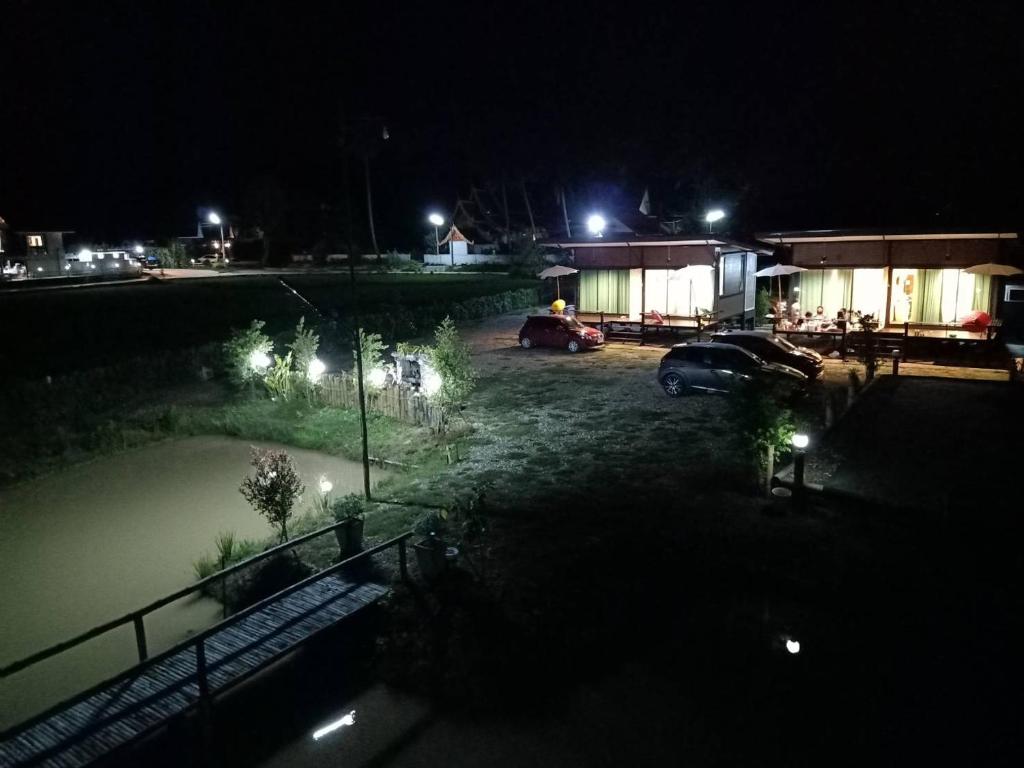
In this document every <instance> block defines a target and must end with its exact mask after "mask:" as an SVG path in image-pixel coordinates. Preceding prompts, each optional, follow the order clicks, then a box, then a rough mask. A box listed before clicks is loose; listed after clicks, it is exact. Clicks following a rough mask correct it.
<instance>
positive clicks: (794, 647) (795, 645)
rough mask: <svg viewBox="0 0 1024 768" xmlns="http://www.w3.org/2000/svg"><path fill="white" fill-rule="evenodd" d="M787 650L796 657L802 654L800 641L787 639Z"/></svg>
mask: <svg viewBox="0 0 1024 768" xmlns="http://www.w3.org/2000/svg"><path fill="white" fill-rule="evenodd" d="M786 650H787V651H789V652H790V653H791V654H792V655H794V656H796V655H797V654H798V653H800V641H799V640H794V639H793V638H791V637H790V638H787V639H786Z"/></svg>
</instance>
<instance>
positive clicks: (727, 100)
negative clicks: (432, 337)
mask: <svg viewBox="0 0 1024 768" xmlns="http://www.w3.org/2000/svg"><path fill="white" fill-rule="evenodd" d="M321 5H322V6H323V7H321ZM601 6H602V4H600V3H586V4H583V3H569V2H546V3H519V2H516V3H511V2H510V3H505V4H495V3H487V2H477V3H469V4H456V3H434V4H428V3H416V4H407V3H401V2H391V3H383V2H365V3H354V2H334V3H323V4H305V3H302V2H281V3H273V4H260V3H255V2H251V3H244V4H243V3H239V4H228V3H205V2H202V3H201V2H163V3H159V4H157V3H149V2H132V3H120V2H105V3H84V2H77V3H67V4H54V3H48V2H38V1H24V2H22V1H19V0H6V2H4V3H3V8H4V13H3V17H2V26H3V27H4V30H3V34H4V36H5V38H6V40H5V41H4V42H3V45H2V50H0V65H2V66H0V72H2V75H3V77H2V90H0V93H2V102H0V103H2V104H3V117H2V118H0V136H2V142H0V149H2V152H3V155H2V160H0V216H3V217H4V218H6V219H7V221H8V222H9V223H10V224H11V225H12V226H14V227H15V228H28V227H53V228H58V227H60V228H71V229H76V230H79V231H84V232H92V233H95V234H97V235H103V236H106V237H108V238H122V237H123V238H135V237H153V236H158V235H164V234H174V233H181V234H185V233H188V232H190V231H192V230H194V228H195V224H194V222H195V219H196V215H197V214H196V211H197V209H198V208H200V207H202V206H208V205H213V206H216V207H217V208H219V209H221V210H226V211H228V212H230V213H232V214H234V215H240V214H241V213H242V211H243V209H244V208H245V199H246V196H247V190H250V189H251V188H252V187H253V186H254V185H258V184H260V183H266V182H265V181H263V182H261V180H266V179H272V180H273V181H272V183H273V184H274V185H275V186H277V187H278V188H280V189H282V190H283V191H284V193H285V194H286V197H287V199H288V200H289V205H290V206H292V207H301V206H306V207H313V208H315V207H316V206H317V205H319V204H326V205H329V206H338V207H340V201H341V200H342V198H343V194H342V191H341V190H342V186H343V185H342V183H341V178H342V176H341V164H340V161H339V151H338V134H339V131H340V128H341V127H342V126H343V125H345V124H348V125H364V124H365V123H364V122H360V120H361V119H362V118H367V117H369V118H378V117H379V118H382V119H384V120H385V121H386V123H387V125H388V128H389V132H390V135H391V138H390V139H389V140H388V141H387V142H386V143H383V144H382V145H381V146H379V147H378V148H376V150H375V151H376V152H377V154H376V156H375V157H374V159H373V165H372V167H373V174H374V184H375V193H376V205H377V208H378V219H379V227H380V230H381V239H382V241H383V242H382V245H385V246H391V245H395V246H399V247H401V246H406V247H407V246H408V245H409V244H410V243H411V242H412V241H414V240H415V238H416V236H417V235H418V233H419V226H420V222H421V221H422V218H423V215H424V213H425V212H426V211H427V210H428V209H429V208H431V207H432V206H440V207H441V208H442V209H443V210H450V208H451V206H452V203H453V202H454V200H455V198H456V196H457V195H459V194H460V193H461V194H465V193H467V192H468V189H469V186H470V184H471V183H475V184H478V185H485V184H488V183H491V184H496V183H498V182H499V181H500V179H501V177H502V175H503V174H504V175H505V177H506V179H507V180H508V181H509V183H510V185H511V183H512V182H513V181H518V180H519V179H520V178H525V179H526V180H527V182H528V183H529V189H530V190H531V195H533V196H535V198H536V199H535V200H534V205H535V207H536V208H537V209H538V211H537V212H538V216H539V217H542V218H545V219H546V218H552V219H553V218H555V216H556V213H557V209H556V208H555V204H554V201H555V196H554V192H553V190H554V188H555V186H556V185H557V184H559V183H561V184H565V185H566V187H567V189H568V194H569V200H570V207H571V208H573V209H574V210H573V212H574V213H575V214H577V215H580V214H582V213H583V212H584V210H588V209H591V208H598V207H602V206H606V207H611V206H613V205H614V204H616V203H622V204H624V205H628V206H630V207H633V208H635V205H636V203H637V202H638V201H639V195H640V193H641V192H642V190H643V188H644V187H645V186H650V187H651V189H652V195H653V197H654V199H655V203H656V204H657V205H658V206H668V205H669V204H670V203H671V204H672V205H674V206H676V207H680V206H682V207H685V206H686V205H687V204H690V205H694V206H699V205H704V204H706V203H710V202H718V203H720V204H722V205H725V206H726V207H727V208H729V210H730V213H731V218H732V221H733V222H734V223H735V225H736V226H737V227H741V228H746V229H751V230H752V229H762V228H786V227H804V226H813V227H838V226H865V225H883V224H890V225H892V224H908V225H922V224H928V223H934V222H938V223H939V225H946V226H975V225H999V226H1009V227H1016V226H1018V225H1019V223H1020V222H1021V220H1022V216H1021V214H1022V213H1024V210H1022V208H1024V205H1022V202H1021V199H1022V196H1021V195H1020V193H1019V187H1020V184H1021V179H1022V171H1024V150H1022V148H1021V135H1022V131H1021V126H1020V123H1019V120H1018V119H1017V117H1016V113H1017V112H1018V111H1019V109H1020V104H1019V102H1020V96H1021V93H1022V92H1024V91H1022V87H1024V48H1022V44H1021V26H1020V24H1019V22H1020V19H1019V15H1018V12H1017V11H1015V10H1014V4H1013V3H996V4H968V3H957V4H956V6H957V8H955V9H954V7H953V5H952V4H950V5H944V4H939V3H922V2H905V3H887V4H885V6H884V7H882V6H881V5H879V7H877V8H876V7H875V6H874V4H870V3H856V4H852V3H851V4H845V3H840V4H830V3H795V2H786V1H785V0H781V1H778V2H770V3H769V2H759V3H749V4H737V3H728V2H711V3H701V2H691V3H687V2H674V3H670V4H665V5H659V4H652V3H642V2H633V3H622V4H616V5H614V6H611V5H609V7H601ZM892 6H899V8H898V9H896V8H893V7H892ZM354 170H359V169H354ZM353 179H354V184H353V189H355V191H356V193H357V203H359V204H360V205H361V198H360V197H358V194H361V188H357V187H356V186H355V185H356V184H361V183H362V177H361V175H359V174H354V176H353ZM519 204H520V201H519V200H518V199H516V200H514V201H513V205H516V206H518V205H519ZM358 215H359V216H363V215H364V214H363V212H362V209H361V208H360V209H359V211H358Z"/></svg>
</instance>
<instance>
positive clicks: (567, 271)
mask: <svg viewBox="0 0 1024 768" xmlns="http://www.w3.org/2000/svg"><path fill="white" fill-rule="evenodd" d="M577 272H579V270H578V269H573V268H572V267H563V266H561V265H558V266H554V267H548V268H547V269H545V270H544V271H542V272H538V273H537V277H539V278H540V279H541V280H546V279H547V278H549V277H553V278H555V291H556V292H557V294H558V298H562V286H561V285H559V283H558V278H560V277H564V276H565V275H575V274H576V273H577Z"/></svg>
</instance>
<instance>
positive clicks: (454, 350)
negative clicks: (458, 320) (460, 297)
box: [430, 317, 477, 421]
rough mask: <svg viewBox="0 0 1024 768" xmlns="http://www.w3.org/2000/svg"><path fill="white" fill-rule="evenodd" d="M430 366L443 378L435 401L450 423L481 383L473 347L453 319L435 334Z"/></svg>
mask: <svg viewBox="0 0 1024 768" xmlns="http://www.w3.org/2000/svg"><path fill="white" fill-rule="evenodd" d="M430 366H431V367H432V368H433V369H434V371H436V372H437V374H438V375H439V376H440V377H441V386H440V388H439V389H438V391H437V393H436V394H435V395H434V397H435V399H436V400H437V401H438V402H439V403H440V405H441V409H442V413H443V414H444V419H445V421H447V420H448V419H449V418H450V417H451V414H452V413H454V412H455V411H456V410H458V409H459V408H460V407H461V406H462V404H463V403H465V402H466V400H467V399H468V398H469V396H470V394H472V392H473V390H474V389H475V388H476V380H477V374H476V371H475V370H474V369H473V357H472V355H471V353H470V350H469V345H468V344H466V342H464V341H463V340H462V339H461V338H460V337H459V331H458V329H457V328H456V327H455V323H454V322H453V321H452V319H451V318H450V317H445V319H444V320H442V321H441V324H440V325H439V326H437V330H436V331H435V332H434V348H433V349H432V350H431V351H430Z"/></svg>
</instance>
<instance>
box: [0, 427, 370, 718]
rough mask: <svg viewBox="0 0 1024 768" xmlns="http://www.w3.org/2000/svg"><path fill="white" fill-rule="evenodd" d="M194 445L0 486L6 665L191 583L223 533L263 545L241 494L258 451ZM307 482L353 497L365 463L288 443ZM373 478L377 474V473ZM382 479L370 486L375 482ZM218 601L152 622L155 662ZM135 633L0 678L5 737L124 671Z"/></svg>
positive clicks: (221, 442) (204, 441)
mask: <svg viewBox="0 0 1024 768" xmlns="http://www.w3.org/2000/svg"><path fill="white" fill-rule="evenodd" d="M254 444H255V445H259V446H260V447H281V446H274V445H273V444H272V443H265V442H254V441H247V440H235V439H231V438H225V437H194V438H188V439H185V440H177V441H173V442H168V443H161V444H159V445H154V446H149V447H146V448H142V449H139V450H135V451H131V452H128V453H122V454H117V455H112V456H108V457H103V458H100V459H97V460H95V461H93V462H90V463H88V464H82V465H78V466H75V467H72V468H69V469H67V470H64V471H61V472H59V473H56V474H53V475H49V476H47V477H45V478H42V479H39V480H35V481H31V482H26V483H23V484H20V485H18V486H15V487H12V488H8V489H5V490H3V491H0V577H2V579H3V589H0V666H2V665H5V664H9V663H11V662H12V661H15V660H17V659H19V658H23V657H25V656H28V655H29V654H32V653H34V652H36V651H39V650H41V649H43V648H46V647H48V646H50V645H53V644H54V643H58V642H60V641H62V640H66V639H68V638H71V637H73V636H75V635H77V634H79V633H81V632H84V631H86V630H88V629H90V628H91V627H93V626H96V625H98V624H101V623H103V622H105V621H108V620H110V619H113V618H117V617H119V616H122V615H124V614H125V613H128V612H129V611H131V610H134V609H136V608H140V607H142V606H144V605H146V604H148V603H150V602H152V601H154V600H156V599H158V598H160V597H162V596H163V595H166V594H169V593H171V592H173V591H175V590H177V589H179V588H181V587H184V586H187V585H188V584H190V583H192V582H193V581H194V580H195V575H194V572H193V567H192V563H193V561H195V560H196V559H197V558H198V557H199V556H200V555H202V554H203V553H211V554H212V553H213V552H214V539H215V537H216V536H217V534H218V533H219V532H221V531H233V532H234V533H235V534H236V536H238V537H245V538H256V539H263V538H265V537H267V536H271V535H273V531H272V529H271V528H270V526H269V525H268V524H267V523H266V522H265V521H264V520H263V518H261V517H260V516H258V515H257V514H256V513H255V512H254V511H253V510H252V508H251V507H249V505H248V504H247V503H246V502H245V499H243V498H242V495H241V494H240V493H239V491H238V486H239V483H240V482H241V480H242V478H243V477H244V476H245V475H246V474H247V473H248V471H249V469H250V467H249V451H250V446H251V445H254ZM286 450H287V451H288V453H289V454H290V455H291V456H292V457H293V458H294V459H295V463H296V465H297V467H298V469H299V471H300V472H301V474H302V476H303V479H304V481H305V484H306V488H307V491H306V494H305V499H304V500H302V501H300V502H299V503H298V504H297V505H296V508H295V512H296V514H301V513H303V512H304V511H306V510H307V509H309V507H310V502H309V499H310V498H311V496H312V493H313V492H314V489H316V488H317V481H318V478H319V476H320V475H321V474H324V475H326V476H327V477H328V478H329V479H330V480H331V482H332V483H333V484H334V494H333V495H339V494H345V493H349V492H359V491H360V490H361V488H362V468H361V466H360V465H359V464H358V463H356V462H351V461H347V460H345V459H339V458H337V457H334V456H328V455H326V454H322V453H317V452H315V451H306V450H301V449H297V448H291V447H288V448H286ZM375 474H377V473H375ZM374 479H375V480H376V478H374ZM220 610H221V609H220V605H219V604H218V603H216V602H215V601H213V600H209V599H205V598H197V599H185V600H182V601H179V602H177V603H174V604H172V605H170V606H167V607H165V608H163V609H161V610H159V611H157V612H155V613H153V614H151V615H150V616H148V617H147V618H146V632H147V638H148V642H149V651H150V654H156V653H159V652H160V651H162V650H164V649H166V648H168V647H170V646H171V645H173V644H174V643H175V642H177V641H180V640H181V639H183V638H184V637H185V636H187V635H188V634H190V633H193V632H196V631H199V630H202V629H204V628H206V627H208V626H210V625H211V624H212V623H214V622H215V621H217V620H218V619H219V618H220ZM136 658H137V655H136V651H135V640H134V633H133V631H132V628H131V625H128V626H126V627H122V628H119V629H117V630H113V631H112V632H110V633H108V634H107V635H104V636H102V637H100V638H98V639H96V640H93V641H90V642H87V643H85V644H84V645H82V646H79V647H78V648H77V649H75V650H73V651H69V652H67V653H64V654H61V655H59V656H57V657H54V658H52V659H50V660H48V661H45V662H42V663H41V664H38V665H36V666H35V667H32V668H30V669H27V670H24V671H22V672H19V673H16V674H14V675H12V676H11V677H9V678H7V679H6V680H0V728H4V727H6V726H9V725H11V724H12V723H14V722H17V721H19V720H21V719H23V718H24V717H25V716H27V715H29V714H31V713H33V712H36V711H39V710H40V709H41V708H43V707H45V706H47V705H48V704H52V703H55V702H56V701H59V700H61V699H63V698H65V697H66V696H69V695H72V694H74V693H76V692H78V691H79V690H82V689H83V688H85V687H87V686H89V685H91V684H93V683H96V682H99V681H100V680H103V679H105V678H106V677H109V676H111V675H113V674H115V673H116V672H118V671H120V670H122V669H124V668H126V667H127V666H130V664H131V663H132V662H133V661H134V660H135V659H136Z"/></svg>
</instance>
